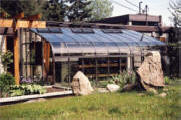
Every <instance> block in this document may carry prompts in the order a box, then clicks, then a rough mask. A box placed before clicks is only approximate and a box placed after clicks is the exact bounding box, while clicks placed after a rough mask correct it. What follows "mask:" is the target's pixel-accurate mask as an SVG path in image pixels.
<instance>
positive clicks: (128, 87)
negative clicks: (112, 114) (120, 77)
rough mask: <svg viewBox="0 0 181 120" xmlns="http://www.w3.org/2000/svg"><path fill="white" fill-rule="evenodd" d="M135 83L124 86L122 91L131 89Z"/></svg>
mask: <svg viewBox="0 0 181 120" xmlns="http://www.w3.org/2000/svg"><path fill="white" fill-rule="evenodd" d="M135 86H136V85H135V84H127V85H125V86H124V87H123V90H122V91H131V90H133V89H134V88H135Z"/></svg>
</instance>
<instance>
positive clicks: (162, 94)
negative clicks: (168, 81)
mask: <svg viewBox="0 0 181 120" xmlns="http://www.w3.org/2000/svg"><path fill="white" fill-rule="evenodd" d="M159 96H160V97H166V96H167V94H166V93H164V92H163V93H160V94H159Z"/></svg>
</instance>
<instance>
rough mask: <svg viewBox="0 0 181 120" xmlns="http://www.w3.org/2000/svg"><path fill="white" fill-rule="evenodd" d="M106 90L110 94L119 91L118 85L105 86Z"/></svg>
mask: <svg viewBox="0 0 181 120" xmlns="http://www.w3.org/2000/svg"><path fill="white" fill-rule="evenodd" d="M106 88H107V89H108V90H109V91H110V92H116V91H118V90H119V89H120V86H119V85H115V84H107V86H106Z"/></svg>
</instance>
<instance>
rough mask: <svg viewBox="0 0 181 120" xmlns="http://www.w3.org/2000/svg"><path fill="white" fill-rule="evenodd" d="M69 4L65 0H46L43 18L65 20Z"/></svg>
mask: <svg viewBox="0 0 181 120" xmlns="http://www.w3.org/2000/svg"><path fill="white" fill-rule="evenodd" d="M66 9H67V5H66V4H65V0H61V1H60V0H50V1H46V2H45V4H44V6H43V16H42V17H43V18H42V19H43V20H50V21H64V18H65V13H66Z"/></svg>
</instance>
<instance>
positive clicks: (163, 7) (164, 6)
mask: <svg viewBox="0 0 181 120" xmlns="http://www.w3.org/2000/svg"><path fill="white" fill-rule="evenodd" d="M110 1H112V4H113V7H114V10H113V14H112V16H119V15H124V14H137V13H138V10H139V9H138V8H137V7H135V6H133V5H131V4H129V3H127V2H126V0H110ZM127 1H130V2H132V3H133V4H136V5H137V6H139V2H140V1H142V2H143V3H142V5H141V6H142V9H143V8H145V5H148V8H149V11H148V14H150V15H161V16H162V22H163V25H165V26H170V25H172V22H171V20H170V19H169V17H171V14H170V12H169V10H168V8H169V1H170V0H127ZM118 3H120V4H123V5H125V6H127V7H129V8H131V9H134V10H137V12H136V11H131V10H129V9H127V8H124V7H122V6H120V5H118Z"/></svg>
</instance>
